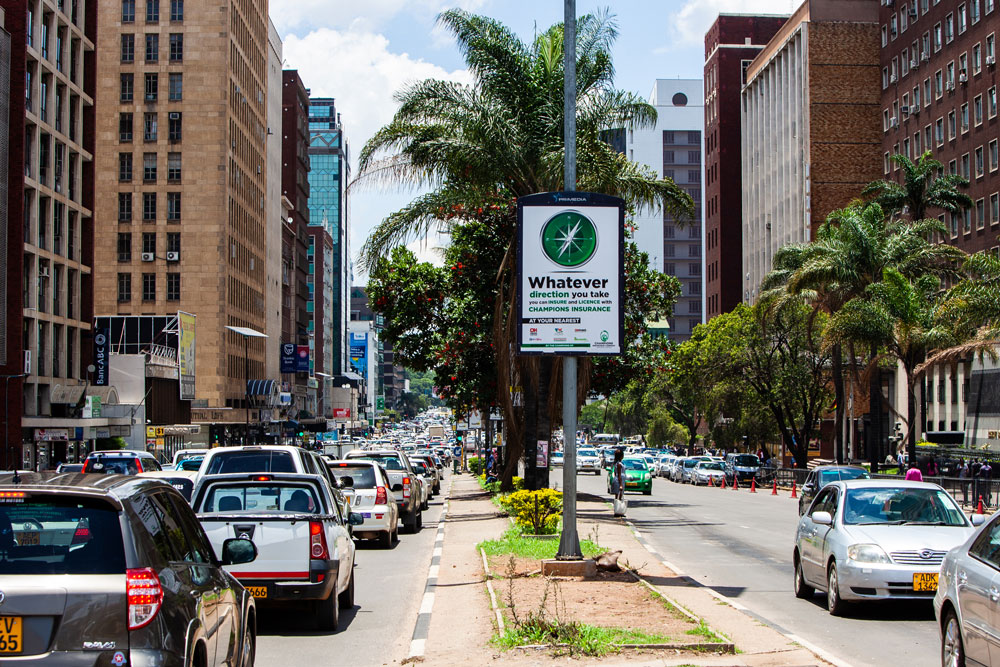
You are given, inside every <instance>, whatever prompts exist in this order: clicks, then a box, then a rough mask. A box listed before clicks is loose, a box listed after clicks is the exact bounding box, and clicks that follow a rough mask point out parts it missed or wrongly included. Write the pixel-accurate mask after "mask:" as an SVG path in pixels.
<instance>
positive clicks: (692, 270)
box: [688, 262, 701, 276]
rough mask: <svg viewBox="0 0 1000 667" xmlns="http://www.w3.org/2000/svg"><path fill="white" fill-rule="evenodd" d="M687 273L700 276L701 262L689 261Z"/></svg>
mask: <svg viewBox="0 0 1000 667" xmlns="http://www.w3.org/2000/svg"><path fill="white" fill-rule="evenodd" d="M688 275H689V276H700V275H701V263H699V262H691V263H690V264H688Z"/></svg>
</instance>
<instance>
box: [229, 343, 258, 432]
mask: <svg viewBox="0 0 1000 667" xmlns="http://www.w3.org/2000/svg"><path fill="white" fill-rule="evenodd" d="M226 328H227V329H229V330H230V331H232V332H233V333H234V334H237V335H238V336H243V343H244V357H243V358H244V361H245V365H244V367H243V372H244V379H245V380H246V387H245V392H246V399H245V400H246V431H245V432H244V434H243V446H244V447H245V446H247V445H249V444H250V339H251V338H267V334H265V333H261V332H259V331H257V330H255V329H251V328H249V327H231V326H229V325H228V324H227V325H226Z"/></svg>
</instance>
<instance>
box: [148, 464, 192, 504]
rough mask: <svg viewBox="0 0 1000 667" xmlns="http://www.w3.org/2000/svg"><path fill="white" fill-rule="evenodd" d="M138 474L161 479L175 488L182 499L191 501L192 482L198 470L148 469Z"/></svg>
mask: <svg viewBox="0 0 1000 667" xmlns="http://www.w3.org/2000/svg"><path fill="white" fill-rule="evenodd" d="M139 476H140V477H152V478H153V479H160V480H163V481H164V482H166V483H167V484H169V485H170V486H172V487H174V488H175V489H177V492H178V493H179V494H181V495H182V496H184V500H186V501H188V502H191V494H192V493H194V483H195V479H196V478H197V477H198V472H197V471H194V472H192V471H190V470H150V471H149V472H141V473H139Z"/></svg>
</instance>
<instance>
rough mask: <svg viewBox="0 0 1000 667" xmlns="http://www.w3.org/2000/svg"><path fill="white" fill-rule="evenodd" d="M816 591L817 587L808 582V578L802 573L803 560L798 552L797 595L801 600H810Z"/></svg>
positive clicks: (796, 558)
mask: <svg viewBox="0 0 1000 667" xmlns="http://www.w3.org/2000/svg"><path fill="white" fill-rule="evenodd" d="M815 592H816V589H815V588H813V587H812V586H810V585H809V584H807V583H806V578H805V576H803V574H802V561H801V560H800V559H799V557H798V554H796V556H795V597H797V598H799V599H801V600H808V599H809V598H811V597H812V596H813V594H814V593H815Z"/></svg>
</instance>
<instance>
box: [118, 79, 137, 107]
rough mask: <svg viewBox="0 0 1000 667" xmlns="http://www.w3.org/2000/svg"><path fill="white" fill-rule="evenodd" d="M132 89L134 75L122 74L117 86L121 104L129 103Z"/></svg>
mask: <svg viewBox="0 0 1000 667" xmlns="http://www.w3.org/2000/svg"><path fill="white" fill-rule="evenodd" d="M134 87H135V75H133V74H122V75H121V78H120V86H119V89H120V93H119V100H120V101H121V102H131V101H132V95H133V88H134Z"/></svg>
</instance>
